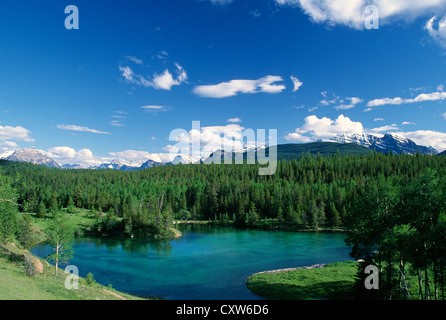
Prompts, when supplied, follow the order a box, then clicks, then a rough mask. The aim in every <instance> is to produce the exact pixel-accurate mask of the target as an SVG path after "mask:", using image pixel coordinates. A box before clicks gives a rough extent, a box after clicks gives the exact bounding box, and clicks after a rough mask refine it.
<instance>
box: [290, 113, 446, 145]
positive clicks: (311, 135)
mask: <svg viewBox="0 0 446 320" xmlns="http://www.w3.org/2000/svg"><path fill="white" fill-rule="evenodd" d="M407 124H413V123H408V122H405V123H404V125H407ZM397 130H399V128H398V126H397V125H396V124H391V125H386V126H382V127H378V128H372V129H366V128H364V126H363V125H362V123H361V122H356V121H352V120H351V119H350V118H348V117H345V116H344V115H340V116H339V117H338V118H337V119H335V120H332V119H330V118H326V117H324V118H321V119H319V118H318V117H317V116H315V115H312V116H308V117H306V118H305V123H304V125H303V126H301V127H300V128H297V129H296V130H295V132H293V133H290V134H288V135H287V136H286V137H285V139H286V140H287V141H299V142H309V141H314V140H317V139H329V138H332V137H334V136H336V135H337V134H339V133H367V134H372V135H376V136H382V134H383V133H386V132H389V131H394V133H396V134H398V135H401V136H403V137H406V138H408V139H411V140H413V141H414V142H415V143H417V144H419V145H423V146H432V147H434V148H435V149H437V150H438V151H440V152H441V151H443V150H445V149H446V133H443V132H438V131H432V130H417V131H408V132H402V131H397Z"/></svg>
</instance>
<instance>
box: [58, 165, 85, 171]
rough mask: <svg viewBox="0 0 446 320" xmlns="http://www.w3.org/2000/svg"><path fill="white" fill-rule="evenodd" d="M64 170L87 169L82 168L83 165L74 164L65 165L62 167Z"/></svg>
mask: <svg viewBox="0 0 446 320" xmlns="http://www.w3.org/2000/svg"><path fill="white" fill-rule="evenodd" d="M61 168H62V169H67V170H68V169H85V167H84V166H82V165H81V164H78V163H74V164H64V165H62V167H61Z"/></svg>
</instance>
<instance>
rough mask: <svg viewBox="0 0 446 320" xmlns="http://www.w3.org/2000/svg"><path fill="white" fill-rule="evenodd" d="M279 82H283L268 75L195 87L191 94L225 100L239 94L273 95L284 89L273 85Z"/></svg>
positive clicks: (281, 86) (280, 78)
mask: <svg viewBox="0 0 446 320" xmlns="http://www.w3.org/2000/svg"><path fill="white" fill-rule="evenodd" d="M280 81H283V79H282V77H280V76H270V75H269V76H266V77H263V78H261V79H258V80H231V81H229V82H222V83H219V84H216V85H203V86H197V87H195V88H194V89H193V92H194V93H195V94H196V95H198V96H201V97H207V98H227V97H233V96H236V95H237V94H239V93H245V94H253V93H259V92H265V93H271V94H274V93H280V92H282V91H283V90H285V89H286V87H285V86H284V85H277V84H275V83H276V82H280Z"/></svg>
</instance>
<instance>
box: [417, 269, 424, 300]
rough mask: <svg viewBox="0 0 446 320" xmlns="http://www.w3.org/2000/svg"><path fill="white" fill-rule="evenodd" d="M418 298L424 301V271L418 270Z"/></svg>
mask: <svg viewBox="0 0 446 320" xmlns="http://www.w3.org/2000/svg"><path fill="white" fill-rule="evenodd" d="M418 296H419V298H420V300H423V271H421V270H418Z"/></svg>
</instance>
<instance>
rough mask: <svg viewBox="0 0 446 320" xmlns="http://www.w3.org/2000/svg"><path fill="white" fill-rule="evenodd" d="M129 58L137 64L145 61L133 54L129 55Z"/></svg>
mask: <svg viewBox="0 0 446 320" xmlns="http://www.w3.org/2000/svg"><path fill="white" fill-rule="evenodd" d="M127 59H129V60H130V61H132V62H134V63H136V64H143V63H144V61H142V60H141V59H138V58H137V57H133V56H127Z"/></svg>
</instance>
